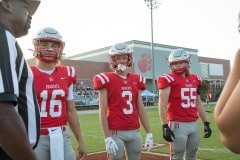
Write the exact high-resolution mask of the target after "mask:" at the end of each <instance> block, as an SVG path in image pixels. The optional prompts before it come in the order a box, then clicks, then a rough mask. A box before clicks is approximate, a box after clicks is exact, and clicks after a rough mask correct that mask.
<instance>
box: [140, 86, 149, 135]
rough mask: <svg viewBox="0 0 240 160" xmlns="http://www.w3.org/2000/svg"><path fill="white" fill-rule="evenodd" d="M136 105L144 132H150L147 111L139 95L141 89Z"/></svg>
mask: <svg viewBox="0 0 240 160" xmlns="http://www.w3.org/2000/svg"><path fill="white" fill-rule="evenodd" d="M137 107H138V114H139V118H140V121H141V123H142V125H143V128H144V129H145V131H146V133H151V128H150V124H149V120H148V117H147V113H146V110H145V108H144V105H143V101H142V97H141V90H140V91H139V93H138V99H137Z"/></svg>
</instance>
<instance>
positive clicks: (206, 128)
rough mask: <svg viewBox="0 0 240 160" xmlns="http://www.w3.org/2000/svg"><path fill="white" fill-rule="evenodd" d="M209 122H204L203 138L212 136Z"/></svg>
mask: <svg viewBox="0 0 240 160" xmlns="http://www.w3.org/2000/svg"><path fill="white" fill-rule="evenodd" d="M209 124H210V123H209V122H204V138H209V137H210V136H211V135H212V130H211V128H210V126H209Z"/></svg>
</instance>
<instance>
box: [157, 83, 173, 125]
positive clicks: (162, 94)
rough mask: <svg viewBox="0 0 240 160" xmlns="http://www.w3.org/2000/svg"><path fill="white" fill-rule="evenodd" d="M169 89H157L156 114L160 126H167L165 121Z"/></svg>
mask: <svg viewBox="0 0 240 160" xmlns="http://www.w3.org/2000/svg"><path fill="white" fill-rule="evenodd" d="M170 91H171V87H166V88H163V89H159V100H158V106H159V108H158V113H159V117H160V120H161V122H162V124H168V120H167V104H168V99H169V95H170Z"/></svg>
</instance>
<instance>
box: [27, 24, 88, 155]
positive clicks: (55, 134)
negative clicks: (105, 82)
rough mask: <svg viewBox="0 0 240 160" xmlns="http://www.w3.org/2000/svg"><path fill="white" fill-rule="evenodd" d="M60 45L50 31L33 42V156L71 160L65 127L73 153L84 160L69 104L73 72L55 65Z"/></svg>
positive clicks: (75, 117) (51, 29) (52, 29)
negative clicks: (36, 128) (36, 123)
mask: <svg viewBox="0 0 240 160" xmlns="http://www.w3.org/2000/svg"><path fill="white" fill-rule="evenodd" d="M64 44H65V43H64V42H63V41H62V37H61V35H60V34H59V32H58V31H57V30H55V29H54V28H49V27H46V28H43V29H42V30H40V31H39V32H38V33H37V35H36V37H35V38H34V39H33V45H34V52H33V53H34V55H35V58H36V64H35V65H33V66H31V69H32V71H33V74H34V85H35V89H36V96H37V100H38V104H39V109H40V116H41V129H40V134H41V135H40V140H39V144H38V146H37V148H36V149H35V152H36V154H37V156H38V159H43V160H50V159H51V160H56V159H57V160H64V159H67V160H75V159H76V156H75V153H74V150H73V148H72V144H71V138H70V133H69V131H68V129H67V123H68V124H69V126H70V128H71V130H72V132H73V134H74V136H75V138H76V140H77V145H78V147H77V152H78V154H79V156H80V157H81V158H83V159H84V158H85V156H86V150H85V147H84V143H83V139H82V134H81V130H80V123H79V119H78V115H77V112H76V109H75V106H74V101H73V84H74V83H75V82H76V78H77V76H76V73H75V68H74V67H72V66H64V65H60V64H59V60H60V59H61V57H62V54H63V49H64Z"/></svg>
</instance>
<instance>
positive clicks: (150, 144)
mask: <svg viewBox="0 0 240 160" xmlns="http://www.w3.org/2000/svg"><path fill="white" fill-rule="evenodd" d="M152 147H153V135H152V133H147V135H146V138H145V144H144V148H147V151H150V150H151V149H152Z"/></svg>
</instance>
